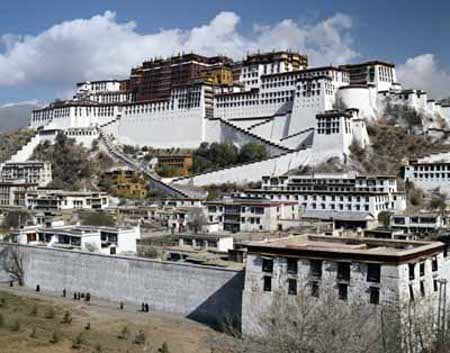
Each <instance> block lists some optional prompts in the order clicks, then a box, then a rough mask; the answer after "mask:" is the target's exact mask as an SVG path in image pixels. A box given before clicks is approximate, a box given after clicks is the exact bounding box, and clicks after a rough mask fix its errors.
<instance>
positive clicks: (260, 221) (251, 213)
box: [205, 196, 300, 233]
mask: <svg viewBox="0 0 450 353" xmlns="http://www.w3.org/2000/svg"><path fill="white" fill-rule="evenodd" d="M205 206H206V208H207V215H208V222H209V223H210V224H214V223H217V224H218V225H219V227H218V230H219V231H230V232H233V233H237V232H250V231H275V230H283V229H284V228H286V227H289V226H292V225H295V224H296V222H298V220H299V218H300V214H299V205H298V203H297V202H295V201H272V200H270V199H266V198H256V197H247V196H240V197H233V198H223V199H221V200H217V201H207V202H205Z"/></svg>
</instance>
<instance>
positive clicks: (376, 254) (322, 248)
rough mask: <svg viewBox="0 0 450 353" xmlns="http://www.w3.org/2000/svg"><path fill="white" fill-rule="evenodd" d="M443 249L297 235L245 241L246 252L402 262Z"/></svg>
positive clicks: (400, 242) (430, 245)
mask: <svg viewBox="0 0 450 353" xmlns="http://www.w3.org/2000/svg"><path fill="white" fill-rule="evenodd" d="M443 250H444V244H443V243H441V242H429V241H409V240H391V239H388V240H386V239H375V238H342V237H331V236H322V235H299V236H291V237H287V238H281V239H272V240H266V241H260V242H251V243H249V244H248V252H249V254H251V253H253V254H261V255H269V256H270V255H272V256H287V257H305V258H314V259H323V260H348V261H352V260H354V261H367V262H379V263H403V262H410V261H414V260H417V259H418V258H421V257H423V256H433V255H436V254H438V253H440V252H442V251H443Z"/></svg>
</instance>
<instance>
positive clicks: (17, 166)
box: [1, 161, 52, 187]
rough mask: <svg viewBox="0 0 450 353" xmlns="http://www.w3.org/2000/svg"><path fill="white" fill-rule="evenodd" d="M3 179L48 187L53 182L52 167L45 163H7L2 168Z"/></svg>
mask: <svg viewBox="0 0 450 353" xmlns="http://www.w3.org/2000/svg"><path fill="white" fill-rule="evenodd" d="M1 179H2V180H3V181H16V180H23V181H25V182H27V183H35V184H38V186H41V187H42V186H47V185H48V184H49V183H50V182H51V181H52V165H51V164H50V163H48V162H43V161H26V162H6V163H5V164H4V165H3V166H2V168H1Z"/></svg>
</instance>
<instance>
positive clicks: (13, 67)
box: [0, 0, 450, 104]
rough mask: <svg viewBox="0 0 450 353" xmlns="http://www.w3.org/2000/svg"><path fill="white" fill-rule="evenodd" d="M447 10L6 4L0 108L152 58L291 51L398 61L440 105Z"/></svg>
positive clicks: (448, 77)
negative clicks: (186, 52)
mask: <svg viewBox="0 0 450 353" xmlns="http://www.w3.org/2000/svg"><path fill="white" fill-rule="evenodd" d="M107 11H108V12H107ZM449 13H450V1H444V0H434V1H428V2H423V1H416V0H412V1H406V0H396V1H392V0H391V1H386V0H381V1H371V2H367V1H361V0H359V1H354V0H349V1H317V0H316V1H312V0H311V1H310V0H307V1H301V0H284V1H268V0H209V1H204V0H195V1H190V2H188V1H178V0H176V1H175V0H166V1H160V0H159V1H151V0H126V1H124V0H120V1H119V0H109V1H99V0H96V1H93V0H90V1H88V0H77V1H65V0H59V1H50V0H39V1H36V0H28V1H27V0H15V1H3V2H1V4H0V38H1V39H0V104H4V103H8V102H14V101H23V100H33V99H38V100H50V99H52V98H53V97H55V96H61V97H65V96H68V95H70V88H71V83H72V82H76V81H82V80H85V79H103V78H108V77H112V76H118V77H123V76H126V73H127V72H128V70H129V68H130V66H133V65H137V64H138V63H139V62H140V61H141V60H143V59H144V58H146V57H151V56H154V55H170V54H172V53H176V52H177V51H181V50H190V49H193V50H196V51H199V52H203V53H205V54H210V53H212V52H216V51H221V52H224V53H226V54H228V55H231V56H233V57H235V58H238V57H239V56H242V55H244V54H245V51H246V50H252V49H254V48H256V47H262V48H261V49H263V50H264V49H267V50H270V49H271V46H287V45H289V46H291V47H292V48H291V49H299V50H301V51H307V52H306V53H307V54H310V56H311V59H312V61H313V64H316V65H321V64H328V63H333V64H340V63H343V62H357V61H361V60H367V59H375V58H377V59H384V60H388V61H392V62H394V63H395V64H397V66H398V67H399V71H400V76H401V78H402V79H403V80H404V82H406V85H407V86H411V87H412V86H417V85H420V86H421V87H417V88H424V89H427V90H428V91H430V92H431V93H433V94H434V95H435V96H436V97H437V98H438V97H439V96H445V95H450V74H449V71H450V47H449V45H448V43H449V38H450V21H449V20H448V18H449V17H448V16H449V15H448V14H449ZM80 19H84V20H85V21H81V22H77V21H79V20H80ZM215 19H216V20H215ZM175 29H176V31H175ZM108 33H111V35H110V36H109V35H108ZM96 41H98V44H99V45H98V46H97V45H96ZM66 66H67V67H66ZM2 77H3V78H2ZM446 92H449V94H446Z"/></svg>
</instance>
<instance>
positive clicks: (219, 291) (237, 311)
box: [0, 244, 244, 324]
mask: <svg viewBox="0 0 450 353" xmlns="http://www.w3.org/2000/svg"><path fill="white" fill-rule="evenodd" d="M4 246H8V245H5V244H2V245H0V250H1V248H2V247H4ZM19 249H20V251H21V253H23V258H24V272H25V279H24V282H25V286H27V287H30V288H35V287H36V285H38V284H39V285H40V287H41V290H43V291H55V292H61V293H62V290H63V289H64V288H65V289H66V290H67V293H68V294H67V295H68V296H69V295H70V296H71V295H73V292H84V293H87V292H89V293H90V294H91V296H92V298H93V300H95V298H96V297H97V298H102V299H107V300H111V301H117V303H119V302H120V301H124V302H131V303H135V304H140V303H142V302H145V303H148V304H149V306H150V309H151V310H155V311H163V312H168V313H174V314H180V315H183V316H186V317H188V318H191V319H193V320H197V321H202V322H206V323H211V324H216V323H218V322H220V321H221V320H224V319H225V320H227V319H230V318H233V319H238V320H239V321H240V317H241V306H242V291H243V287H244V273H243V271H234V270H228V269H219V268H213V267H205V266H198V265H191V264H177V263H170V262H159V261H152V260H147V259H141V258H126V257H119V256H107V255H100V254H92V253H81V252H75V251H67V250H60V249H50V248H40V247H33V246H19ZM0 261H2V259H0ZM1 271H2V270H0V278H1V279H5V278H6V276H5V273H1Z"/></svg>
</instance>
